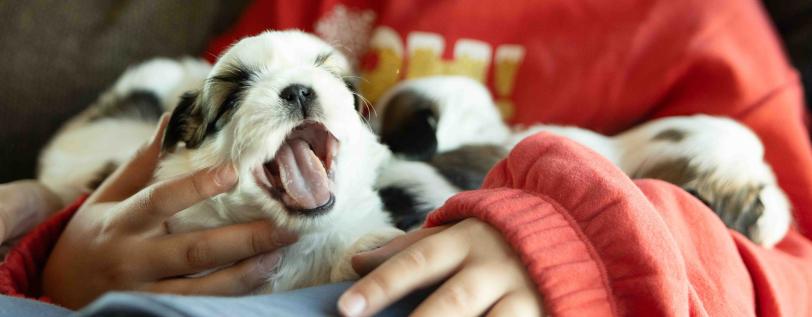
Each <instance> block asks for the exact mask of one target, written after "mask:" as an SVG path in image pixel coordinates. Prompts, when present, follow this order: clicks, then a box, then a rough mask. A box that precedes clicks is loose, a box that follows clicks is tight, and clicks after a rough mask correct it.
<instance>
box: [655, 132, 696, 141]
mask: <svg viewBox="0 0 812 317" xmlns="http://www.w3.org/2000/svg"><path fill="white" fill-rule="evenodd" d="M687 134H688V133H686V132H685V131H682V130H677V129H666V130H663V131H660V133H657V135H655V136H654V138H653V139H652V141H670V142H674V143H677V142H679V141H682V139H684V138H685V137H686V136H687Z"/></svg>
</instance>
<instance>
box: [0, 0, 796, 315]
mask: <svg viewBox="0 0 812 317" xmlns="http://www.w3.org/2000/svg"><path fill="white" fill-rule="evenodd" d="M268 28H275V29H285V28H300V29H304V30H307V31H313V32H316V33H317V34H319V35H321V36H322V37H324V38H326V39H327V40H328V41H330V42H331V43H334V44H338V46H339V47H341V48H342V49H343V50H344V51H345V53H347V54H348V55H349V56H350V57H351V58H353V59H354V61H355V62H357V65H358V66H359V69H360V70H361V73H362V75H363V76H364V77H365V78H366V79H368V80H369V83H367V84H365V85H363V86H362V87H361V88H362V91H363V92H364V93H365V94H366V96H367V97H368V98H370V99H372V100H375V98H377V97H378V96H379V95H380V93H381V92H382V91H384V90H386V89H387V88H388V87H390V86H391V85H392V84H394V83H395V82H397V81H399V80H402V79H405V78H417V77H422V76H428V75H437V74H459V75H465V76H470V77H472V78H475V79H478V80H481V81H482V82H483V83H486V84H487V85H488V86H489V88H490V89H491V91H492V93H493V95H494V97H495V99H496V100H497V101H498V104H499V107H500V109H501V110H502V111H503V114H504V115H505V117H506V118H508V119H509V120H510V121H511V122H513V123H535V122H545V123H557V124H572V125H577V126H581V127H585V128H589V129H593V130H596V131H599V132H604V133H610V134H611V133H617V132H620V131H623V130H625V129H628V128H630V127H632V126H634V125H635V124H637V123H640V122H643V121H646V120H650V119H653V118H658V117H663V116H672V115H686V114H693V113H710V114H715V115H724V116H730V117H732V118H734V119H737V120H739V121H741V122H742V123H744V124H746V125H748V126H750V127H751V128H752V129H753V130H755V131H756V133H757V134H758V135H759V136H760V137H761V138H762V140H763V141H764V143H765V147H766V155H767V160H768V161H769V162H770V163H771V165H772V166H773V168H774V170H775V171H776V174H777V177H778V180H779V183H780V185H781V186H782V188H783V189H784V190H785V191H786V192H787V193H788V195H789V197H790V200H791V201H792V203H793V205H794V216H795V219H796V227H795V228H793V229H792V230H791V231H790V233H789V235H788V236H787V238H786V239H785V240H784V241H783V242H781V243H780V244H778V245H777V246H776V248H775V249H772V250H766V249H763V248H760V247H758V246H755V245H753V244H752V243H750V242H749V241H747V240H746V239H745V238H743V237H742V236H740V235H738V234H737V233H735V232H733V231H731V230H728V229H726V228H725V227H724V225H723V224H722V223H721V221H720V220H719V219H718V218H717V216H716V215H715V214H714V213H713V212H712V211H711V210H709V209H707V208H706V207H705V206H704V205H703V204H701V203H700V202H698V201H697V200H695V199H694V198H693V197H692V196H690V195H688V194H686V193H685V192H683V191H682V190H681V189H679V188H676V187H675V186H672V185H669V184H667V183H663V182H659V181H652V180H638V181H632V180H630V179H629V178H628V177H626V176H625V175H624V174H623V173H622V172H620V171H619V170H618V169H617V168H616V167H614V166H612V165H611V164H610V163H609V162H607V161H606V160H604V159H603V158H601V157H599V156H598V155H597V154H595V153H592V152H591V151H589V150H587V149H585V148H583V147H581V146H578V145H576V144H573V143H572V142H569V141H567V140H564V139H561V138H559V137H555V136H552V135H544V134H542V135H537V136H535V137H532V138H530V139H528V140H526V141H524V142H522V143H521V144H520V145H519V146H518V147H517V148H516V149H514V150H513V151H512V152H511V154H510V155H509V157H508V158H507V159H506V160H504V161H502V162H501V163H499V164H498V166H496V167H495V168H494V169H493V170H492V171H491V173H490V174H489V176H488V178H487V180H486V182H485V184H484V186H483V188H482V189H480V190H477V191H471V192H466V193H462V194H460V195H457V196H455V197H453V198H452V199H451V200H449V201H448V203H447V204H446V205H445V206H443V207H442V208H440V209H439V210H438V211H436V212H435V213H433V214H432V215H431V216H430V219H429V221H428V224H427V225H429V226H433V225H437V224H444V223H449V222H453V221H456V220H459V219H461V218H465V217H478V218H479V219H482V220H484V221H486V222H488V223H490V224H491V225H493V226H494V227H495V228H498V229H499V230H500V231H501V232H502V233H503V234H504V236H505V238H506V239H507V241H508V242H509V243H510V244H511V246H512V247H513V248H514V249H515V250H516V251H517V252H518V253H519V254H520V255H521V257H522V259H523V261H524V262H525V264H526V265H527V269H528V272H530V275H531V276H532V277H533V279H534V280H535V282H536V284H537V285H538V290H539V292H540V293H541V294H542V297H543V298H544V301H545V305H547V306H548V310H549V311H551V312H552V313H553V314H555V315H561V316H567V315H572V316H584V315H589V316H599V315H641V316H651V315H679V316H683V315H687V314H690V315H700V316H748V315H755V314H759V315H764V316H812V304H810V299H812V243H810V241H809V238H810V234H812V195H810V189H809V188H812V151H811V150H810V146H809V140H808V139H807V134H806V133H805V130H804V126H803V122H802V117H803V107H802V101H801V100H802V98H801V90H800V85H799V80H798V76H797V75H796V72H795V71H794V70H793V69H792V68H791V67H790V66H789V65H788V64H787V62H786V60H785V58H784V56H783V53H782V52H781V49H780V46H779V43H778V41H777V39H776V37H775V34H774V32H773V30H772V28H771V27H770V25H769V22H768V21H767V19H766V17H765V15H764V13H763V12H762V10H761V8H760V7H759V4H758V3H757V2H756V1H755V0H682V1H672V0H615V1H593V0H545V1H533V0H512V1H498V0H482V1H476V2H464V1H438V0H415V1H372V0H357V1H355V0H343V1H342V0H323V1H321V0H309V1H281V0H258V1H256V2H255V3H254V4H253V5H251V6H250V7H249V8H248V10H247V11H246V13H245V15H244V16H243V18H242V19H241V21H240V22H239V23H238V24H237V25H236V26H235V27H234V29H233V30H232V32H230V33H228V34H226V35H224V36H223V37H221V38H220V39H217V40H216V41H214V42H213V44H212V46H211V52H212V53H219V52H221V51H222V49H223V48H224V47H225V45H227V44H229V43H231V42H233V41H235V40H236V39H238V38H240V37H242V36H246V35H251V34H255V33H258V32H260V31H262V30H264V29H268ZM74 210H75V208H74V209H69V210H67V211H65V212H63V213H62V214H61V215H60V216H57V218H55V219H53V220H51V221H50V222H49V223H47V224H44V225H43V227H42V228H40V229H39V230H37V231H35V232H33V233H32V234H31V235H30V236H29V237H27V238H26V239H25V241H24V242H23V243H22V244H21V247H20V248H18V249H17V250H15V251H14V252H12V253H11V255H9V257H8V259H7V261H6V263H5V264H4V265H3V266H2V267H0V292H3V293H6V294H16V295H24V296H37V295H38V294H37V288H38V285H39V272H40V270H41V267H42V264H43V263H44V261H45V260H46V259H47V254H48V250H50V248H51V247H52V245H53V243H54V242H55V239H56V237H58V233H59V231H60V230H61V228H62V226H64V222H65V221H67V219H69V217H70V214H71V213H72V212H73V211H74Z"/></svg>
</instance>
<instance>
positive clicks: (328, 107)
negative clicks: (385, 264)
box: [41, 31, 402, 292]
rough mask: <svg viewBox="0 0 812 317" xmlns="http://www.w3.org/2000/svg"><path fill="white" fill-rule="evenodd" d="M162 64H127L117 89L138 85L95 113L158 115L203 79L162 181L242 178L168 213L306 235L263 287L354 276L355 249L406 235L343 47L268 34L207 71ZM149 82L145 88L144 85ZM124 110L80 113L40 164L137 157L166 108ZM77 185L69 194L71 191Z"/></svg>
mask: <svg viewBox="0 0 812 317" xmlns="http://www.w3.org/2000/svg"><path fill="white" fill-rule="evenodd" d="M156 63H158V62H150V63H147V64H144V65H142V66H139V67H137V68H135V69H133V70H130V71H129V72H128V73H126V74H125V75H124V76H123V77H122V79H121V80H120V81H119V83H118V84H117V86H126V87H130V88H132V89H130V90H127V89H123V88H122V89H118V90H116V89H113V90H112V91H111V92H108V93H107V94H106V95H109V96H111V97H109V98H107V99H104V98H102V99H100V104H98V105H95V106H93V107H91V109H89V110H88V111H86V113H90V112H98V111H97V110H93V109H100V108H110V109H149V108H156V111H153V112H155V113H157V114H160V112H161V109H162V108H171V106H164V101H165V100H164V99H166V102H172V101H171V100H170V99H175V98H178V97H177V96H170V95H171V94H170V93H167V95H166V96H160V92H161V91H166V90H171V91H174V90H175V89H174V88H172V87H181V86H188V85H192V84H194V83H196V84H197V86H196V88H195V90H193V91H192V92H189V93H186V94H184V95H183V96H182V97H179V99H180V101H179V102H178V103H177V106H176V107H175V108H174V111H173V113H172V117H171V119H170V122H169V125H168V126H167V130H166V134H165V137H164V142H163V149H164V151H165V152H166V155H165V156H164V158H163V159H162V161H161V163H160V166H159V168H158V171H157V173H156V175H155V180H156V181H159V180H162V179H166V178H170V177H174V176H177V175H180V174H185V173H189V172H192V171H195V170H199V169H204V168H209V167H212V166H219V165H221V164H226V163H231V164H233V165H234V166H235V167H236V169H237V171H238V175H239V182H238V184H237V185H236V186H235V188H234V189H233V190H231V191H230V192H228V193H224V194H221V195H218V196H216V197H213V198H211V199H209V200H206V201H204V202H202V203H199V204H197V205H195V206H193V207H191V208H189V209H186V210H184V211H181V212H180V213H178V214H177V215H176V216H174V217H173V218H171V219H170V220H169V221H168V222H167V224H166V225H167V228H168V230H169V231H171V232H187V231H193V230H200V229H203V228H212V227H219V226H223V225H226V224H233V223H242V222H248V221H253V220H259V219H270V220H272V221H273V222H274V223H275V224H276V225H277V226H279V227H281V228H284V229H286V230H290V231H293V232H296V233H298V234H299V240H298V242H297V243H295V244H294V245H292V246H289V247H287V248H285V249H284V250H283V255H282V259H281V263H280V264H279V266H278V269H277V271H276V272H275V273H274V274H273V275H272V276H269V277H268V283H267V285H265V286H264V287H263V288H262V289H261V290H260V291H263V292H269V291H284V290H289V289H294V288H299V287H305V286H310V285H316V284H323V283H327V282H335V281H343V280H348V279H352V278H354V277H356V275H355V272H354V271H353V269H352V267H351V265H350V261H349V260H350V257H351V256H352V255H353V254H355V253H357V252H358V251H362V250H365V249H368V248H371V247H374V246H377V245H379V244H381V243H383V242H385V241H388V240H390V239H391V238H392V237H394V236H395V235H398V234H400V233H402V232H401V231H399V230H396V229H394V228H393V227H392V226H391V225H390V219H389V215H388V214H387V213H385V212H384V211H383V204H382V202H381V199H380V196H379V194H378V191H377V189H376V187H375V182H376V180H377V176H378V174H379V169H380V168H381V167H382V166H384V163H385V162H387V161H388V160H389V159H390V156H391V154H390V151H389V150H388V149H387V148H386V147H385V146H383V145H381V144H380V143H378V141H377V137H376V136H375V135H374V134H373V133H372V131H371V130H370V129H369V127H368V126H367V125H366V123H365V121H364V119H363V118H362V117H361V115H360V114H359V112H358V108H359V107H360V103H359V97H358V96H357V95H356V93H355V91H354V90H353V85H352V83H351V82H349V81H347V80H345V78H346V77H345V76H346V75H349V63H348V62H347V60H346V59H345V58H344V56H342V54H341V53H339V52H338V51H336V50H335V49H334V48H332V47H331V46H329V45H327V44H326V43H324V42H323V41H321V40H320V39H318V38H317V37H315V36H313V35H309V34H305V33H302V32H298V31H285V32H265V33H262V34H260V35H257V36H254V37H250V38H246V39H243V40H241V41H239V42H238V43H236V44H235V45H234V46H232V47H231V48H230V49H229V50H228V51H227V52H225V54H224V55H223V56H221V57H220V58H219V60H218V62H217V63H216V64H215V65H214V66H213V67H212V68H211V69H210V72H208V75H206V76H205V79H203V78H201V76H200V75H199V73H200V72H184V71H183V67H179V66H178V65H177V64H174V65H157V66H156ZM169 64H171V63H169ZM178 68H179V69H178ZM173 69H175V70H176V71H177V73H178V74H180V75H179V76H177V78H176V79H177V80H174V81H173V80H170V79H167V78H166V76H167V75H166V74H163V73H162V71H163V72H169V71H172V70H173ZM139 73H150V74H151V76H137V75H138V74H139ZM170 73H171V72H170ZM140 86H145V87H143V89H136V88H137V87H140ZM159 89H160V90H159ZM136 92H142V93H145V94H146V95H147V96H152V98H147V99H149V100H147V101H145V102H142V103H137V104H134V105H133V104H130V103H126V102H124V100H128V99H130V96H131V95H133V94H135V93H136ZM150 92H152V94H151V95H150ZM164 97H166V98H164ZM119 112H121V113H123V114H121V115H109V116H104V115H100V116H99V117H98V118H96V119H93V120H90V119H87V117H90V115H87V114H83V115H80V116H79V118H77V119H76V120H74V123H73V124H72V125H71V128H66V129H64V130H63V131H62V132H61V133H60V135H58V136H57V137H56V138H55V139H54V141H53V142H52V144H51V145H50V146H49V147H48V148H47V149H46V150H45V153H44V155H43V161H42V165H43V166H48V169H47V170H45V171H43V173H42V177H41V179H43V181H46V180H53V179H57V178H59V177H53V176H51V175H53V174H57V173H58V171H68V170H71V169H73V168H75V166H72V165H71V164H73V163H75V162H74V161H70V160H67V161H66V160H65V158H66V157H74V158H77V159H85V160H93V164H88V165H92V166H88V168H87V169H88V170H95V171H96V173H97V174H100V175H98V176H100V177H103V176H104V175H103V174H104V166H105V165H110V166H112V167H114V166H115V165H116V164H117V163H119V162H120V160H121V159H123V158H126V157H127V156H128V155H129V154H131V153H132V151H134V149H135V148H137V147H138V145H139V144H141V143H142V142H143V141H144V140H146V139H147V136H148V135H149V134H148V133H149V132H148V131H149V130H151V129H152V128H153V127H154V125H155V122H156V119H157V115H152V114H151V115H150V117H149V118H148V119H143V118H141V119H139V118H136V117H134V116H132V115H130V114H129V113H130V112H128V111H119ZM150 113H152V112H150ZM134 127H137V129H135V128H134ZM145 127H146V128H145ZM142 130H143V131H142ZM136 132H137V133H136ZM142 134H144V135H142ZM80 135H81V136H82V137H84V139H83V140H82V143H83V144H95V143H97V142H98V140H103V139H110V140H109V142H110V143H113V140H115V139H117V138H118V139H119V140H120V142H119V143H120V144H118V145H117V146H118V147H120V148H121V149H120V150H119V151H117V152H116V153H121V154H120V155H118V154H117V155H116V156H111V153H110V152H111V151H106V150H104V149H101V148H100V149H97V150H98V151H97V152H95V153H92V152H90V153H89V152H87V151H83V150H82V149H80V148H78V147H71V146H70V142H67V141H66V140H71V139H72V138H73V139H76V138H77V136H80ZM127 135H130V137H125V136H127ZM128 151H129V152H128ZM91 158H92V159H91ZM101 162H108V163H109V164H107V163H105V164H101ZM112 167H111V168H107V169H108V170H111V169H112ZM86 174H87V175H85V174H82V175H81V177H78V176H80V175H71V179H73V181H72V182H71V184H61V183H58V182H56V181H46V183H47V184H49V185H50V186H51V187H52V188H64V187H76V186H75V185H76V184H77V183H89V180H90V178H91V177H90V176H92V173H86ZM90 187H92V186H90ZM74 191H78V190H76V189H74ZM71 194H72V193H66V194H64V195H63V197H65V199H66V200H68V199H70V198H71V197H70V196H71Z"/></svg>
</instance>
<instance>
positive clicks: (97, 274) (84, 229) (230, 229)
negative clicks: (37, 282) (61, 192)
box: [43, 120, 296, 308]
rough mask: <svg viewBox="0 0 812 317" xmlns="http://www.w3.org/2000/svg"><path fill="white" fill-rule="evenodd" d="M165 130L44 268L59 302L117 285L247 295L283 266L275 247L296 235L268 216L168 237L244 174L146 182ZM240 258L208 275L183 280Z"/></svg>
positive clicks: (92, 203) (46, 284) (89, 205)
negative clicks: (171, 225) (189, 213)
mask: <svg viewBox="0 0 812 317" xmlns="http://www.w3.org/2000/svg"><path fill="white" fill-rule="evenodd" d="M165 123H166V120H163V121H162V125H161V127H165ZM161 135H163V131H162V129H160V128H159V129H158V131H157V132H156V136H155V137H154V138H153V140H152V142H151V143H150V144H148V146H147V147H146V148H144V149H142V150H141V151H139V152H138V154H136V156H135V158H133V159H132V160H131V161H130V162H128V163H127V164H125V165H124V166H122V167H121V168H119V169H118V170H117V171H116V173H114V174H113V175H111V176H110V177H109V178H108V180H107V181H105V183H104V184H102V186H101V187H100V188H99V190H97V191H96V192H95V193H94V194H93V195H92V196H91V197H90V198H88V200H87V201H86V202H85V204H84V205H83V206H82V208H81V209H80V210H79V211H78V212H77V213H76V215H74V217H73V219H72V220H71V222H70V223H69V224H68V226H67V228H66V229H65V231H64V232H63V233H62V236H61V237H60V239H59V242H58V243H57V245H56V247H55V248H54V250H53V252H52V253H51V256H50V257H49V259H48V263H47V264H46V267H45V271H44V273H43V289H44V293H45V295H46V296H48V297H50V298H52V299H53V300H54V301H55V302H56V303H58V304H61V305H64V306H66V307H69V308H78V307H81V306H83V305H85V304H87V303H89V302H90V301H92V300H93V299H95V298H96V297H98V296H99V295H101V294H103V293H104V292H107V291H111V290H137V291H151V292H169V293H183V294H192V293H194V294H210V295H239V294H246V293H248V292H250V291H252V290H253V289H255V288H256V287H258V286H259V285H261V284H262V283H263V282H264V281H265V279H266V278H267V276H268V273H270V272H271V270H273V268H274V266H275V265H276V264H277V263H278V261H279V255H278V254H276V253H268V252H271V251H274V250H275V249H277V248H279V247H282V246H284V245H286V244H289V243H292V242H293V241H294V240H295V239H296V238H295V236H293V235H292V234H290V233H285V232H283V231H281V230H279V229H275V228H274V227H273V226H272V225H271V224H270V223H267V222H262V221H259V222H253V223H246V224H238V225H232V226H227V227H221V228H216V229H209V230H204V231H199V232H190V233H181V234H169V233H168V232H167V231H166V228H165V226H164V221H165V220H166V219H167V218H169V217H171V216H172V215H173V214H175V213H177V212H179V211H181V210H184V209H186V208H188V207H190V206H192V205H194V204H195V203H198V202H200V201H202V200H204V199H206V198H208V197H211V196H214V195H217V194H219V193H222V192H225V191H227V190H229V189H230V188H232V187H233V186H234V184H236V181H237V176H236V175H235V172H234V171H233V168H232V167H230V166H222V167H219V168H216V169H211V170H202V171H198V172H195V173H192V174H191V175H187V176H182V177H178V178H175V179H170V180H166V181H162V182H159V183H156V184H153V185H150V186H146V185H147V184H148V183H149V182H150V179H151V178H152V174H153V171H154V170H155V167H156V165H157V163H158V156H159V152H160V148H161V144H160V143H161V142H160V137H161ZM145 186H146V188H145ZM244 259H246V260H244ZM241 260H242V261H241ZM237 261H241V262H237ZM234 262H237V264H235V265H233V266H231V267H228V268H225V269H223V270H220V271H217V272H214V273H212V274H209V275H206V276H203V277H197V278H184V277H183V276H185V275H188V274H192V273H198V272H201V271H205V270H209V269H214V268H218V267H221V266H224V265H228V264H230V263H234Z"/></svg>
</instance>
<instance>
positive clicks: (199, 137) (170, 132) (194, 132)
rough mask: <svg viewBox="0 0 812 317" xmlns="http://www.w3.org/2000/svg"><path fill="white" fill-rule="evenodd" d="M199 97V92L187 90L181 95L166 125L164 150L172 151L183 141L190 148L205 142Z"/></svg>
mask: <svg viewBox="0 0 812 317" xmlns="http://www.w3.org/2000/svg"><path fill="white" fill-rule="evenodd" d="M197 98H198V93H197V92H187V93H185V94H183V96H181V98H180V102H179V103H178V105H177V107H175V110H174V111H172V117H170V118H169V124H167V126H166V130H165V132H164V140H163V144H162V145H161V150H162V151H165V152H166V151H168V152H171V151H172V150H174V149H175V146H177V145H178V143H179V142H181V141H182V142H184V143H186V147H188V148H196V147H197V146H199V145H200V143H201V142H203V138H204V137H205V131H202V130H201V127H202V125H203V120H204V119H203V116H204V114H203V112H202V109H200V106H198V105H197Z"/></svg>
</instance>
